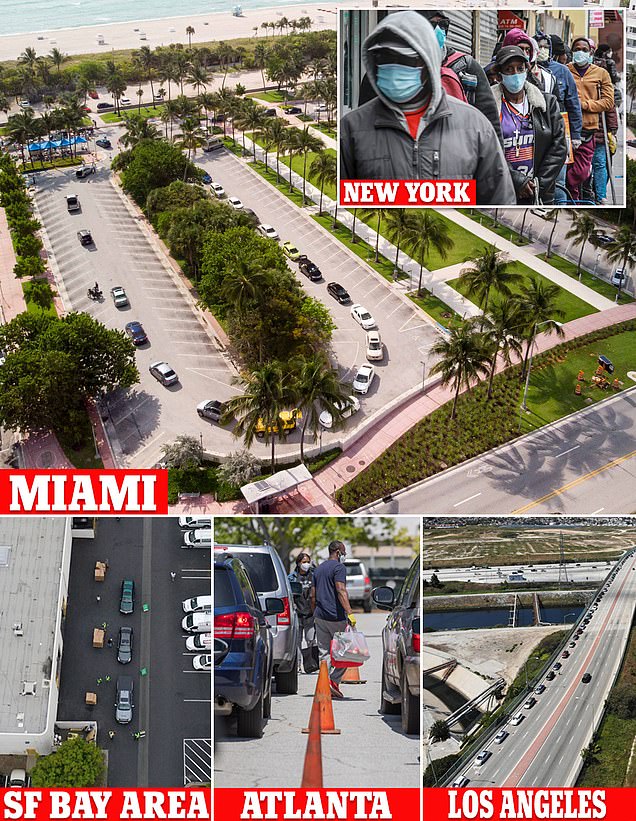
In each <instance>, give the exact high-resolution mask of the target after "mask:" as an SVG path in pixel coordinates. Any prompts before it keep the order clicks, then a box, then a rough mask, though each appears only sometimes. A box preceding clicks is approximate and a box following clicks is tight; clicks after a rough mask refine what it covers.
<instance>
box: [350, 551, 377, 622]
mask: <svg viewBox="0 0 636 821" xmlns="http://www.w3.org/2000/svg"><path fill="white" fill-rule="evenodd" d="M344 564H345V571H346V573H347V595H348V596H349V601H350V602H351V604H352V605H358V606H360V607H362V609H363V610H364V612H365V613H370V612H371V605H372V599H371V579H370V578H369V574H368V573H367V569H366V567H365V566H364V562H361V561H360V559H345V563H344Z"/></svg>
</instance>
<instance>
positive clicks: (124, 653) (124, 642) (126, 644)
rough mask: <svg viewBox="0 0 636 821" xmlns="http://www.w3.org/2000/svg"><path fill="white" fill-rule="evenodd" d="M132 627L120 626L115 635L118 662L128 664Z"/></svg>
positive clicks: (130, 651)
mask: <svg viewBox="0 0 636 821" xmlns="http://www.w3.org/2000/svg"><path fill="white" fill-rule="evenodd" d="M132 649H133V629H132V627H120V628H119V635H118V636H117V661H118V662H119V663H120V664H129V663H130V662H131V661H132Z"/></svg>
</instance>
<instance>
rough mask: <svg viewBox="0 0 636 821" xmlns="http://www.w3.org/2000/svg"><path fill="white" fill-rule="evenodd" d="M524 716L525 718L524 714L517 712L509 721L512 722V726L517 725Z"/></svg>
mask: <svg viewBox="0 0 636 821" xmlns="http://www.w3.org/2000/svg"><path fill="white" fill-rule="evenodd" d="M524 718H525V716H524V714H523V713H517V715H516V716H514V718H512V720H511V721H510V723H511V724H512V726H513V727H518V726H519V725H520V724H521V722H522V721H523V720H524Z"/></svg>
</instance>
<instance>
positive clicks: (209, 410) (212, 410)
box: [197, 399, 225, 422]
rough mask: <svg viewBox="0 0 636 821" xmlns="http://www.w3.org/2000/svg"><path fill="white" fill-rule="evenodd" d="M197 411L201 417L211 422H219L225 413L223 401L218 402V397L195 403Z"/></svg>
mask: <svg viewBox="0 0 636 821" xmlns="http://www.w3.org/2000/svg"><path fill="white" fill-rule="evenodd" d="M197 413H198V414H199V416H200V417H201V419H210V420H211V421H212V422H219V421H220V419H221V417H222V416H223V414H224V413H225V403H224V402H219V400H218V399H210V400H209V401H208V402H200V403H199V404H198V405H197Z"/></svg>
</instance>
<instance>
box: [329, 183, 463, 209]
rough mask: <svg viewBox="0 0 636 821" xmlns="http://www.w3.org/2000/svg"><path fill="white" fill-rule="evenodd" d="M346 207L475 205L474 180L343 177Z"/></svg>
mask: <svg viewBox="0 0 636 821" xmlns="http://www.w3.org/2000/svg"><path fill="white" fill-rule="evenodd" d="M339 193H340V202H339V203H338V205H340V206H342V207H343V208H358V207H362V208H365V207H366V208H374V207H382V208H390V207H391V206H395V207H396V208H416V207H418V206H420V207H421V206H435V207H440V206H444V205H448V206H450V207H455V206H457V205H475V204H476V198H477V183H476V182H475V180H340V191H339Z"/></svg>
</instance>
